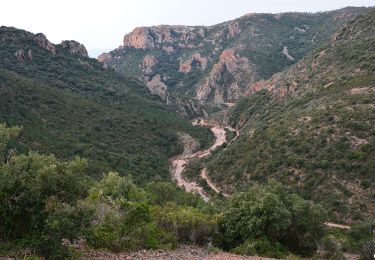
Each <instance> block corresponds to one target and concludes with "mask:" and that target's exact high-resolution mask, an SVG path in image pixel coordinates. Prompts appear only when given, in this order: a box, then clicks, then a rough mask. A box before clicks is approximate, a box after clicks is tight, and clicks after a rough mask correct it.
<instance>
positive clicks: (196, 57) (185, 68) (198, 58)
mask: <svg viewBox="0 0 375 260" xmlns="http://www.w3.org/2000/svg"><path fill="white" fill-rule="evenodd" d="M207 63H208V59H207V58H206V57H202V55H201V54H200V53H196V54H193V55H192V56H191V57H190V58H189V59H187V60H185V61H181V62H180V69H179V72H183V73H185V74H186V73H189V72H190V71H191V69H192V67H193V66H194V65H197V66H199V68H200V69H201V70H205V69H206V67H207Z"/></svg>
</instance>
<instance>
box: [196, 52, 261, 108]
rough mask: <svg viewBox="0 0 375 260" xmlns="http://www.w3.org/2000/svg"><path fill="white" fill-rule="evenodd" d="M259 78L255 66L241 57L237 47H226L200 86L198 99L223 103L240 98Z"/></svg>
mask: <svg viewBox="0 0 375 260" xmlns="http://www.w3.org/2000/svg"><path fill="white" fill-rule="evenodd" d="M257 80H259V76H258V74H257V72H256V70H255V67H254V66H253V65H252V64H250V62H249V60H248V59H247V58H244V57H240V56H239V55H238V54H236V53H235V49H226V50H224V51H223V52H222V54H221V55H220V59H219V62H218V63H216V64H215V65H214V66H213V68H212V71H211V72H210V74H209V75H208V77H207V78H206V79H205V80H204V82H203V84H202V85H201V86H199V87H198V89H197V95H196V98H197V99H198V100H208V99H212V100H213V101H214V103H216V104H221V103H225V102H233V101H235V100H238V99H239V98H240V96H241V95H242V93H243V91H244V89H246V88H247V86H248V85H249V84H250V83H254V82H256V81H257Z"/></svg>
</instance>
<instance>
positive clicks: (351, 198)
mask: <svg viewBox="0 0 375 260" xmlns="http://www.w3.org/2000/svg"><path fill="white" fill-rule="evenodd" d="M374 26H375V14H374V11H371V12H370V13H369V14H367V15H365V16H362V17H360V18H358V19H357V20H355V21H354V22H352V23H349V24H348V25H347V26H346V27H345V28H344V29H343V30H342V31H341V32H340V33H338V34H336V36H335V38H334V39H333V40H332V41H331V42H330V43H329V44H327V45H325V46H323V47H321V48H320V49H319V50H317V51H315V52H313V53H312V54H310V55H308V56H307V57H306V58H304V59H303V60H302V61H301V62H299V63H298V64H297V65H295V66H293V67H291V68H290V69H289V70H287V71H285V72H284V73H282V74H279V75H275V76H274V78H272V79H271V80H270V81H269V82H266V83H265V85H266V86H269V87H272V89H273V90H272V91H267V90H262V91H260V92H257V93H255V94H253V95H252V96H250V97H248V98H244V99H243V100H241V101H240V102H239V103H238V104H237V106H236V107H235V108H234V109H233V111H232V113H231V118H230V122H231V124H233V125H236V126H237V127H239V128H241V129H242V130H241V132H242V137H241V138H239V139H238V141H237V142H235V143H234V144H233V145H231V146H230V147H228V149H227V150H226V151H224V152H223V153H221V154H220V155H219V156H216V157H213V158H212V159H211V160H210V162H209V163H208V168H209V172H210V176H211V177H212V178H213V179H214V182H215V183H217V184H220V188H222V189H223V190H224V191H226V192H231V191H234V190H235V189H243V190H245V189H247V187H248V186H249V185H252V184H253V183H257V182H260V183H262V182H265V181H266V180H267V179H268V178H273V179H276V180H278V181H280V182H282V183H284V184H285V185H288V186H289V187H292V188H293V189H294V190H295V191H296V192H298V193H299V194H300V195H301V196H303V197H304V198H307V199H311V200H314V201H316V202H320V203H323V205H324V206H325V208H326V209H328V211H329V212H330V215H329V217H330V219H331V220H332V221H338V222H347V223H352V222H356V221H358V220H361V219H362V220H363V219H365V218H366V217H368V216H371V215H373V214H374V213H375V211H374V205H375V204H374V195H375V186H374V183H375V179H374V176H375V171H374V170H375V160H374V158H375V132H374V125H375V111H374V108H375V104H374V100H375V91H374V89H375V85H374V82H375V77H374V72H375V67H374V66H373V65H374V64H375V56H374V55H375V54H374V49H373V47H372V46H374V44H375V38H374V34H373V32H372V30H373V29H372V28H374ZM281 93H286V94H285V95H282V94H281Z"/></svg>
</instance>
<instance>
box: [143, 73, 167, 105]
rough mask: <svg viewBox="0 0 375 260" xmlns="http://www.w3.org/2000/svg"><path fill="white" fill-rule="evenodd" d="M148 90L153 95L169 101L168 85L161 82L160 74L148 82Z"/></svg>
mask: <svg viewBox="0 0 375 260" xmlns="http://www.w3.org/2000/svg"><path fill="white" fill-rule="evenodd" d="M146 85H147V87H148V89H149V90H150V91H151V93H152V94H154V95H158V96H159V97H160V98H161V99H162V100H164V101H167V96H168V95H167V89H168V87H167V85H165V83H164V82H163V81H162V80H161V76H160V74H156V75H155V76H154V77H152V78H150V80H149V81H147V82H146Z"/></svg>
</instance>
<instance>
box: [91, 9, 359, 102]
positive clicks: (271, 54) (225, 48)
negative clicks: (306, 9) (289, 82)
mask: <svg viewBox="0 0 375 260" xmlns="http://www.w3.org/2000/svg"><path fill="white" fill-rule="evenodd" d="M365 11H366V9H365V8H344V9H341V10H336V11H331V12H323V13H317V14H307V13H285V14H248V15H245V16H243V17H240V18H238V19H235V20H233V21H228V22H224V23H221V24H218V25H214V26H207V27H205V26H170V25H160V26H152V27H138V28H135V29H134V30H133V31H132V32H130V33H129V34H127V35H125V37H124V39H123V45H122V46H121V47H119V48H118V49H115V50H113V51H111V52H110V53H104V54H102V55H100V56H99V57H98V59H99V61H100V62H103V63H105V65H106V66H108V67H112V68H114V69H115V70H116V71H118V72H120V73H123V74H125V75H131V76H136V77H138V78H140V79H142V80H144V81H145V83H146V84H147V85H148V87H149V88H150V90H151V91H152V92H153V93H155V94H157V95H159V96H161V97H162V98H163V99H164V100H166V96H167V93H169V94H172V95H178V96H180V97H184V98H185V99H194V100H197V101H198V102H199V103H205V104H207V103H211V104H217V105H219V104H222V103H226V102H234V101H236V100H238V99H239V97H241V95H242V94H243V93H244V91H245V89H248V86H249V85H252V84H253V83H255V81H257V80H259V79H269V78H270V77H271V76H272V75H274V74H275V73H277V72H280V71H282V70H284V69H286V68H288V67H290V66H291V65H293V64H295V63H296V62H298V61H299V60H301V59H302V58H303V57H304V56H305V54H307V53H308V52H310V51H311V50H313V49H314V48H316V47H317V46H319V45H320V44H322V43H323V42H325V41H327V40H328V39H329V38H330V37H331V35H332V34H333V33H334V32H335V31H337V30H338V29H339V28H341V27H342V26H343V25H345V24H346V23H347V22H348V21H350V20H352V19H354V18H355V17H356V16H358V15H359V14H361V13H363V12H365ZM292 87H293V86H292ZM247 91H249V90H247ZM180 99H181V98H180Z"/></svg>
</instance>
